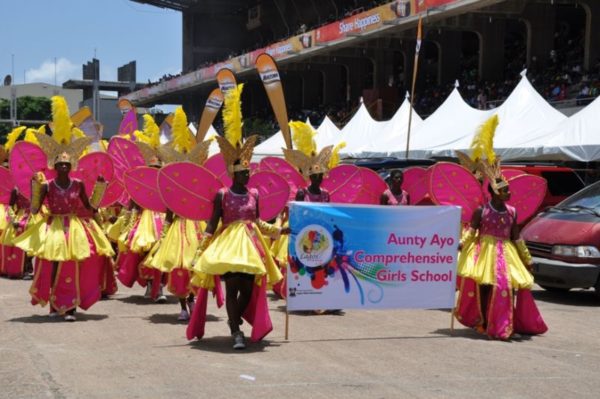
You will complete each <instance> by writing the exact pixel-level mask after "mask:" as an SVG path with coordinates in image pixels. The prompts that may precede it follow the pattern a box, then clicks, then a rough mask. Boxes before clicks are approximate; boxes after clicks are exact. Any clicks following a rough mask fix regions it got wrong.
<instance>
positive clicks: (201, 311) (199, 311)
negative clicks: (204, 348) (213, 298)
mask: <svg viewBox="0 0 600 399" xmlns="http://www.w3.org/2000/svg"><path fill="white" fill-rule="evenodd" d="M207 305H208V290H206V289H205V288H200V289H199V290H198V294H197V296H196V304H195V305H194V311H193V312H192V318H191V319H190V321H189V323H188V325H187V328H186V330H185V335H186V337H187V339H188V340H192V339H194V338H198V339H202V337H203V336H204V326H205V324H206V308H207Z"/></svg>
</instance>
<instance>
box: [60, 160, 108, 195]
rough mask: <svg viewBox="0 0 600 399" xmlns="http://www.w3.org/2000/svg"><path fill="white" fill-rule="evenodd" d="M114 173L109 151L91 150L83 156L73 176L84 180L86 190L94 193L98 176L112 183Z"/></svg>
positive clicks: (90, 193)
mask: <svg viewBox="0 0 600 399" xmlns="http://www.w3.org/2000/svg"><path fill="white" fill-rule="evenodd" d="M114 174H115V170H114V168H113V162H112V159H111V158H110V156H109V155H108V154H107V153H105V152H91V153H89V154H86V155H84V156H83V157H81V159H80V160H79V164H78V165H77V170H75V171H73V172H72V173H71V176H73V177H75V178H77V179H80V180H81V181H83V184H84V186H85V192H86V193H87V195H92V190H93V189H94V184H96V179H97V178H98V176H102V177H104V180H106V181H107V182H109V183H110V182H111V181H112V180H113V177H114Z"/></svg>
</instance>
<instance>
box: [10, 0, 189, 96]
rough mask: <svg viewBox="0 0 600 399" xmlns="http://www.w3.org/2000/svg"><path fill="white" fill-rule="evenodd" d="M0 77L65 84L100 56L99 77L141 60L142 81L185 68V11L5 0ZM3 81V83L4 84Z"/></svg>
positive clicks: (99, 1)
mask: <svg viewBox="0 0 600 399" xmlns="http://www.w3.org/2000/svg"><path fill="white" fill-rule="evenodd" d="M0 15H2V22H0V38H1V39H0V79H2V80H3V79H4V76H6V75H7V74H11V73H12V69H13V68H12V64H13V59H14V77H13V84H22V83H24V82H26V83H33V82H44V83H50V84H54V83H55V65H56V83H57V84H58V85H61V84H62V83H63V82H64V81H66V80H68V79H81V78H82V67H81V66H82V64H85V63H86V62H88V61H91V60H92V58H94V56H95V57H96V58H98V59H99V60H100V79H102V80H117V68H118V67H120V66H122V65H124V64H127V63H129V62H130V61H134V60H135V61H136V62H137V81H138V82H147V81H148V79H150V80H151V81H156V80H158V79H159V78H160V77H161V76H163V75H165V74H177V73H179V72H180V71H181V13H180V12H177V11H173V10H167V9H162V8H158V7H154V6H149V5H143V4H140V3H135V2H133V1H131V0H0ZM1 82H2V81H1V80H0V84H1Z"/></svg>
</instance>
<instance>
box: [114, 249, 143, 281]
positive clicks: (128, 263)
mask: <svg viewBox="0 0 600 399" xmlns="http://www.w3.org/2000/svg"><path fill="white" fill-rule="evenodd" d="M142 260H143V255H141V254H136V253H135V252H120V253H119V257H118V258H117V268H118V270H119V271H118V273H117V278H118V279H119V281H120V282H121V283H122V284H123V285H124V286H125V287H128V288H131V287H133V283H135V281H136V280H137V278H138V276H139V273H138V270H139V269H138V265H139V264H140V262H141V261H142Z"/></svg>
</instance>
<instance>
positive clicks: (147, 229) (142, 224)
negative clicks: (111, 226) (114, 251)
mask: <svg viewBox="0 0 600 399" xmlns="http://www.w3.org/2000/svg"><path fill="white" fill-rule="evenodd" d="M161 227H162V220H160V221H157V220H156V214H155V213H154V212H152V211H151V210H148V209H144V210H143V211H142V213H141V215H139V218H138V221H137V222H136V223H135V224H134V227H133V229H131V231H123V233H122V234H121V236H120V237H119V246H120V247H121V246H122V247H124V248H126V249H127V250H129V251H132V252H135V253H142V252H148V251H150V250H151V249H152V246H153V245H154V244H156V242H157V241H158V240H159V239H160V229H161Z"/></svg>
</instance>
